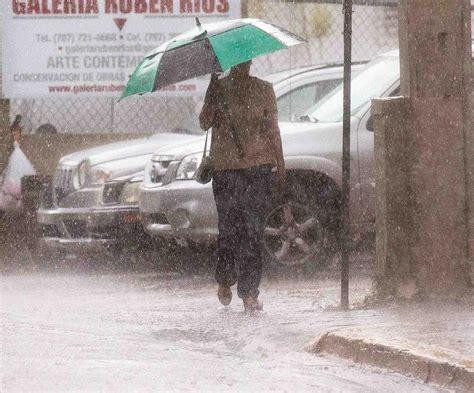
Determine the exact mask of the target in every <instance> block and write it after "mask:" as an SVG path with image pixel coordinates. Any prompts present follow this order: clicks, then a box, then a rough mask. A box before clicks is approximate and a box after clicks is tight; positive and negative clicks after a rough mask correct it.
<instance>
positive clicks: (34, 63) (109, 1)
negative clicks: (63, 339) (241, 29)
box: [2, 0, 241, 98]
mask: <svg viewBox="0 0 474 393" xmlns="http://www.w3.org/2000/svg"><path fill="white" fill-rule="evenodd" d="M240 13H241V8H240V0H7V1H6V7H5V8H4V14H3V19H4V20H3V29H4V30H3V40H4V42H3V60H2V61H3V94H4V96H6V97H8V98H34V97H46V96H47V97H51V98H60V97H65V98H71V97H89V96H95V97H117V98H118V97H120V94H121V92H122V90H123V88H124V87H125V84H126V83H127V80H128V78H129V76H130V74H131V73H132V71H133V70H134V68H135V67H136V66H137V65H138V63H139V62H140V60H141V59H143V57H144V56H145V55H146V54H147V53H149V52H150V51H152V50H153V49H154V48H156V47H157V46H159V45H161V44H162V43H163V42H165V41H168V40H170V39H171V38H173V37H174V36H176V35H177V34H180V33H181V32H183V31H185V30H187V29H190V28H192V27H193V26H194V25H195V17H199V18H200V20H201V22H202V23H209V22H215V21H219V20H225V19H234V18H239V17H240ZM205 88H206V82H205V81H203V80H201V81H200V80H191V81H185V82H182V83H180V84H177V85H173V86H169V87H167V88H165V89H164V90H163V91H162V92H160V93H157V94H166V95H187V96H189V95H200V94H203V91H205Z"/></svg>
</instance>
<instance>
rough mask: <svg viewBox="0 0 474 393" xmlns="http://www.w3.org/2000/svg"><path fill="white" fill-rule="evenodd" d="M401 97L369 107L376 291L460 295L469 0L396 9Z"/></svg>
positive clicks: (466, 253)
mask: <svg viewBox="0 0 474 393" xmlns="http://www.w3.org/2000/svg"><path fill="white" fill-rule="evenodd" d="M399 19H400V23H399V28H400V64H401V87H402V88H401V94H402V96H403V98H400V99H396V100H375V101H374V115H375V129H376V131H375V133H376V134H375V140H376V167H377V191H376V192H377V214H378V216H377V237H378V240H377V252H376V255H377V256H376V259H377V287H378V289H379V291H381V292H382V293H384V294H385V295H393V296H402V297H411V296H412V295H414V294H415V293H416V292H419V293H425V294H448V293H449V294H455V293H457V292H459V293H465V292H466V287H467V286H468V285H469V280H470V278H469V273H468V268H467V267H468V263H467V261H468V258H469V257H470V255H472V254H471V253H472V250H473V249H472V248H471V249H470V248H469V247H472V245H473V239H472V238H473V231H472V229H473V220H472V212H473V210H472V206H473V201H472V199H473V195H474V193H473V183H472V182H473V179H472V177H473V176H472V175H473V173H474V172H473V171H472V168H473V166H472V160H473V156H474V150H473V144H472V127H471V124H472V123H471V117H472V107H471V105H470V93H471V89H472V85H471V75H472V60H471V59H472V57H471V23H470V22H471V21H470V1H469V0H401V1H400V4H399Z"/></svg>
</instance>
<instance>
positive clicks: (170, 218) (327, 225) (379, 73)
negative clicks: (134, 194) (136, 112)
mask: <svg viewBox="0 0 474 393" xmlns="http://www.w3.org/2000/svg"><path fill="white" fill-rule="evenodd" d="M398 78H399V59H398V54H397V53H396V52H392V53H389V54H387V55H385V56H381V57H379V58H377V59H376V60H374V61H373V62H371V63H370V64H369V65H368V66H367V68H365V70H363V71H360V73H359V74H357V73H354V85H353V111H352V115H353V117H352V133H353V137H352V160H353V164H352V174H351V175H352V177H351V179H352V184H351V187H352V195H351V201H350V203H351V218H352V222H353V223H354V224H357V226H358V228H357V229H356V230H355V232H356V233H357V232H359V233H367V232H370V231H371V230H373V227H374V208H373V204H372V203H371V201H370V199H371V198H373V190H374V185H375V179H374V173H373V133H372V130H371V129H370V123H371V120H370V100H371V99H372V98H373V97H378V96H384V95H394V94H398V91H399V90H398ZM297 113H298V112H296V113H294V114H293V115H292V116H290V117H289V118H287V119H286V120H291V121H286V122H280V128H281V131H282V142H283V150H284V155H285V162H286V167H287V171H288V194H289V200H290V203H289V204H285V205H284V206H277V205H275V210H274V211H273V212H272V214H271V215H270V216H269V217H268V219H267V229H266V231H265V234H266V235H265V241H266V246H267V248H268V250H269V252H270V254H271V255H273V257H274V259H276V260H278V261H279V262H281V263H284V264H289V265H291V264H307V263H310V262H312V261H315V260H317V261H322V260H325V259H326V258H327V257H328V256H329V255H330V254H331V252H332V251H333V250H334V249H335V246H336V240H337V237H338V232H339V207H340V183H341V177H342V170H341V147H342V124H341V122H342V86H338V87H336V88H335V89H333V91H332V92H330V93H329V94H328V95H327V96H326V97H325V98H323V99H322V100H321V101H320V102H318V103H316V104H315V105H314V106H313V108H311V109H308V110H306V111H305V110H302V111H301V112H299V114H300V115H303V116H300V117H299V118H296V117H295V116H294V115H296V114H297ZM318 116H319V119H317V117H318ZM367 124H369V129H367ZM202 149H203V141H196V142H195V143H193V144H192V145H191V144H188V145H186V146H182V145H181V146H168V147H167V148H166V149H161V150H159V151H157V152H156V153H155V154H154V155H153V157H152V160H151V162H150V163H149V164H148V166H147V168H146V170H145V175H144V181H143V183H142V185H141V186H140V197H139V201H140V202H139V204H140V210H141V212H142V216H143V223H144V227H145V230H146V231H147V232H148V233H150V234H151V235H154V236H156V237H159V238H170V239H175V240H177V241H179V242H187V243H188V244H191V245H194V244H201V243H214V242H215V240H216V239H217V235H218V230H217V211H216V208H215V203H214V198H213V194H212V187H211V184H206V185H201V184H199V183H197V182H196V181H194V172H195V170H196V168H197V167H198V166H199V163H200V160H201V156H202ZM165 167H166V168H168V169H167V172H166V174H165V176H164V177H157V176H156V175H155V172H157V171H158V172H159V171H161V170H162V169H163V168H165ZM284 219H286V221H287V222H284ZM295 228H296V229H298V231H303V232H304V233H299V235H300V236H295V234H294V232H295ZM288 239H290V240H291V241H290V240H288ZM294 240H296V241H297V242H296V243H295V242H294Z"/></svg>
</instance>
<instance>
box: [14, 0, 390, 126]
mask: <svg viewBox="0 0 474 393" xmlns="http://www.w3.org/2000/svg"><path fill="white" fill-rule="evenodd" d="M342 3H343V1H342V0H319V1H317V0H316V1H315V0H313V1H283V0H271V1H261V0H242V16H248V17H252V18H261V19H264V20H266V21H269V22H273V23H275V24H277V25H280V26H283V27H285V28H287V29H288V30H291V31H294V32H295V33H297V34H299V35H301V36H303V37H305V38H306V39H307V40H308V43H307V44H305V45H300V46H297V47H295V48H292V49H290V50H287V51H281V52H278V53H275V54H272V55H269V56H266V57H263V58H260V59H257V60H255V61H254V65H253V74H255V75H258V76H264V75H266V74H269V73H272V72H276V71H282V70H284V69H294V68H297V67H300V66H305V65H311V64H321V63H339V62H342V61H343V36H342V33H343V9H342ZM397 48H398V20H397V0H354V14H353V59H354V61H358V60H369V59H371V58H373V57H375V56H377V55H378V54H380V53H383V52H385V51H388V50H392V49H397ZM202 98H203V97H199V96H198V97H163V96H159V97H158V96H155V97H154V96H153V95H151V96H142V97H130V98H128V99H127V100H124V101H122V102H120V103H118V102H117V100H116V99H111V98H77V99H52V98H44V99H22V100H12V102H11V113H10V116H11V118H12V119H13V118H14V117H15V115H17V114H21V115H22V117H23V121H22V123H23V131H24V132H25V133H34V132H35V131H36V130H37V128H38V127H39V126H40V125H42V124H45V123H49V124H52V125H53V126H54V127H55V128H56V129H57V130H58V131H59V132H60V133H81V134H88V133H127V134H130V133H140V134H143V133H155V132H164V131H170V130H174V129H186V130H190V131H193V130H197V129H198V124H197V118H198V113H199V110H200V108H201V105H202Z"/></svg>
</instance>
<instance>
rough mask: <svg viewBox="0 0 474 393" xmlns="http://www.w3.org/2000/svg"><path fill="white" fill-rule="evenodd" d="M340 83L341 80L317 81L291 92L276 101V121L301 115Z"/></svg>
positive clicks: (287, 119) (288, 119)
mask: <svg viewBox="0 0 474 393" xmlns="http://www.w3.org/2000/svg"><path fill="white" fill-rule="evenodd" d="M340 83H341V79H330V80H325V81H319V82H316V83H311V84H308V85H304V86H301V87H299V88H296V89H293V90H291V91H290V92H289V93H286V94H284V95H283V96H281V97H279V98H278V100H277V105H278V120H279V121H291V118H292V117H293V116H299V115H301V114H303V113H304V112H305V111H306V110H307V109H308V108H310V107H311V106H313V105H314V104H316V103H317V102H318V101H319V100H320V99H321V98H322V97H324V96H325V95H326V94H327V93H329V92H330V91H331V90H332V89H334V87H336V86H337V85H339V84H340Z"/></svg>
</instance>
